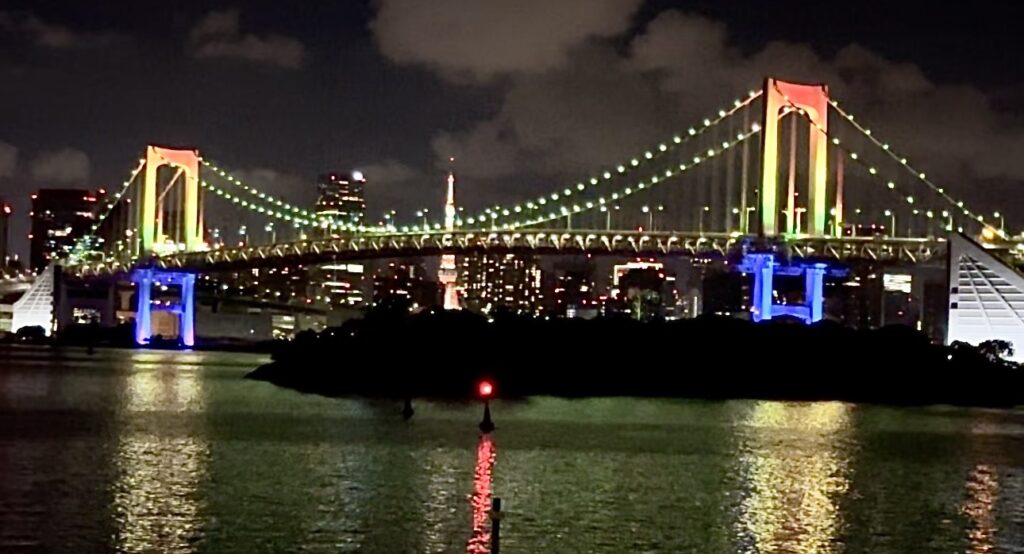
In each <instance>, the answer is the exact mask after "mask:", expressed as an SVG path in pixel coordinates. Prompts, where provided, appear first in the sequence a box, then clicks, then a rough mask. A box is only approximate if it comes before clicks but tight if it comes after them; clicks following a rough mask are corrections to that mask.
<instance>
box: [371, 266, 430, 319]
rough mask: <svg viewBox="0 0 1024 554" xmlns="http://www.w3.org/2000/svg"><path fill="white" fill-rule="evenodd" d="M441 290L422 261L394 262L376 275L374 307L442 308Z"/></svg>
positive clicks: (374, 277)
mask: <svg viewBox="0 0 1024 554" xmlns="http://www.w3.org/2000/svg"><path fill="white" fill-rule="evenodd" d="M439 298H440V289H439V287H438V284H437V282H435V281H432V280H430V279H428V278H427V270H426V268H425V267H424V265H423V263H422V262H421V261H401V260H398V261H391V262H389V263H388V264H387V265H386V266H383V267H381V268H378V269H377V272H376V273H374V275H373V305H374V306H376V307H382V308H391V309H404V310H416V309H418V308H424V307H432V306H436V305H438V300H439Z"/></svg>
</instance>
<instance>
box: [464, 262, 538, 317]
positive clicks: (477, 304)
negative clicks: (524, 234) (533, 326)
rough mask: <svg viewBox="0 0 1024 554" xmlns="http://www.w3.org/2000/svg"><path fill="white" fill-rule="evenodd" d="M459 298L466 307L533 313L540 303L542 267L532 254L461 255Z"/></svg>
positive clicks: (479, 309)
mask: <svg viewBox="0 0 1024 554" xmlns="http://www.w3.org/2000/svg"><path fill="white" fill-rule="evenodd" d="M461 266H462V270H461V279H460V281H461V282H462V298H463V301H464V303H465V305H466V307H467V308H469V309H471V310H475V311H479V312H483V313H492V312H493V311H494V310H495V309H497V308H499V307H501V308H504V309H507V310H508V311H511V312H513V313H520V314H536V313H537V312H538V311H539V310H540V307H541V269H540V265H539V264H538V262H537V258H536V257H535V256H518V255H515V254H470V255H468V256H464V257H463V258H462V263H461Z"/></svg>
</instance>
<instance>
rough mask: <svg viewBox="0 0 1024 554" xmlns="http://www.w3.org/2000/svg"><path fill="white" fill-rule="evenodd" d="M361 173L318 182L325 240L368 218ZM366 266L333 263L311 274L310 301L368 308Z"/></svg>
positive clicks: (337, 174)
mask: <svg viewBox="0 0 1024 554" xmlns="http://www.w3.org/2000/svg"><path fill="white" fill-rule="evenodd" d="M365 185H366V179H365V178H364V177H363V174H362V173H361V172H359V171H350V172H347V173H342V172H331V173H325V174H323V175H321V176H320V177H319V179H317V185H316V186H317V192H318V193H319V196H318V197H317V201H316V208H315V211H316V215H317V218H318V219H319V220H322V221H325V222H326V223H324V224H321V228H322V230H323V235H324V236H335V235H337V234H338V233H340V232H342V231H343V230H344V226H346V225H361V224H362V223H363V220H364V218H365V216H366V198H365V196H364V187H365ZM366 283H367V281H366V266H364V265H363V264H360V263H330V264H325V265H322V266H319V267H317V268H316V269H315V270H313V271H312V272H311V276H310V290H309V292H308V297H309V298H310V299H312V300H315V301H316V302H317V303H319V304H326V305H328V306H344V307H350V308H361V307H363V306H365V305H366V299H367V294H366V291H365V290H364V288H365V287H366Z"/></svg>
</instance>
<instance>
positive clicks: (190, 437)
mask: <svg viewBox="0 0 1024 554" xmlns="http://www.w3.org/2000/svg"><path fill="white" fill-rule="evenodd" d="M5 356H7V357H5ZM19 356H20V357H19ZM62 356H64V357H62ZM256 363H258V359H257V358H244V357H240V356H238V355H225V354H197V353H193V354H170V353H160V352H132V353H109V352H101V353H99V354H98V355H97V356H95V357H87V356H84V354H74V353H71V354H62V355H59V356H54V355H53V354H52V353H50V352H49V351H45V352H40V353H31V352H30V353H27V354H26V353H19V354H18V356H10V355H9V354H5V353H4V352H3V351H0V391H2V393H0V551H7V550H12V549H23V548H24V549H35V550H42V551H126V552H192V551H204V552H220V551H239V552H256V551H294V550H299V549H304V550H307V551H314V552H388V553H391V552H460V551H461V552H467V551H468V552H470V553H474V552H486V548H487V546H488V541H489V538H490V537H489V533H490V521H489V518H488V512H489V509H490V502H491V498H492V496H494V495H497V496H501V497H502V498H503V500H504V502H505V506H504V508H505V511H506V514H507V515H506V518H505V520H504V524H503V525H504V527H503V533H502V534H503V536H502V540H503V542H504V543H505V544H504V546H505V551H507V552H758V553H766V552H794V553H798V552H874V553H889V552H891V553H896V552H933V551H942V552H971V553H982V552H1021V547H1020V545H1024V413H1021V412H1019V411H998V410H987V411H978V410H961V409H953V408H936V409H931V408H930V409H897V408H881V407H876V406H856V405H849V404H840V403H804V404H793V403H779V402H750V401H735V402H692V401H685V402H684V401H671V400H638V399H628V398H612V399H593V400H574V401H569V400H560V399H552V398H536V399H532V400H530V401H529V402H522V403H508V402H500V401H499V402H496V403H495V404H494V405H493V406H492V407H493V408H494V412H495V418H496V420H497V422H498V424H499V426H500V428H499V430H498V431H496V432H495V433H494V434H493V435H492V436H486V437H481V436H480V435H479V433H478V431H477V429H476V423H477V422H478V421H479V415H480V414H479V406H478V405H472V404H466V405H450V404H438V403H432V402H425V401H417V406H416V408H417V413H416V416H415V418H414V420H413V421H412V422H409V423H405V422H403V421H402V420H401V418H400V417H399V416H398V408H399V405H398V404H397V403H389V402H382V401H365V400H358V399H327V398H321V397H318V396H314V395H303V394H299V393H295V392H292V391H287V390H283V389H279V388H276V387H273V386H270V385H267V384H265V383H258V382H253V381H246V380H243V379H241V376H242V375H243V374H244V372H245V371H246V369H247V368H248V367H251V366H252V365H255V364H256ZM496 444H500V448H496Z"/></svg>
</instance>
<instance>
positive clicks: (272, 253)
mask: <svg viewBox="0 0 1024 554" xmlns="http://www.w3.org/2000/svg"><path fill="white" fill-rule="evenodd" d="M744 247H746V248H758V247H772V248H775V249H777V250H778V251H780V252H782V253H783V254H785V255H790V256H794V257H799V258H823V259H835V260H852V259H866V260H877V261H882V262H903V263H922V262H928V261H931V260H935V259H937V258H938V257H941V256H944V255H945V252H946V240H945V239H944V238H934V237H933V238H887V237H886V238H883V237H787V238H779V239H774V240H771V241H765V240H764V239H759V238H758V237H756V236H752V235H740V234H736V233H732V234H728V233H692V232H646V231H644V232H641V231H635V230H631V231H607V230H593V229H588V230H573V231H567V230H564V229H555V230H523V231H493V232H487V231H484V232H481V231H454V232H433V233H374V234H352V235H347V236H338V237H332V238H324V239H315V240H304V241H297V242H289V243H281V244H272V245H265V246H247V247H241V248H220V249H216V250H210V251H204V252H190V253H180V254H173V255H169V256H161V257H156V258H153V259H152V260H151V261H150V262H149V264H146V263H145V262H139V261H132V260H117V259H108V260H104V261H101V262H99V261H98V262H90V263H81V264H76V265H72V266H69V267H68V269H69V270H71V271H73V272H75V273H78V274H82V275H88V274H103V273H119V272H124V271H128V270H130V269H131V268H132V267H135V266H138V265H153V266H155V267H158V268H164V269H180V270H184V271H196V272H204V271H219V270H229V269H237V268H254V267H268V266H283V265H300V264H306V265H315V264H322V263H327V262H332V261H348V260H370V259H382V258H401V257H413V256H415V257H418V256H438V255H440V254H442V253H452V254H463V255H464V254H470V253H476V252H493V253H521V254H539V255H571V254H592V255H613V256H706V255H710V256H727V255H729V254H730V253H734V252H737V251H738V250H740V249H742V248H744Z"/></svg>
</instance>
